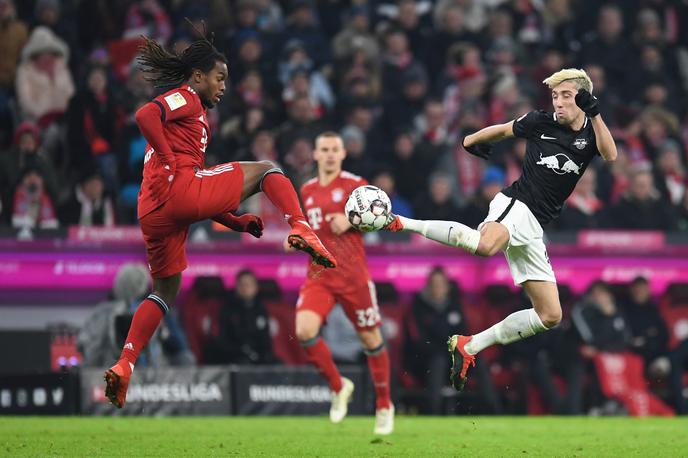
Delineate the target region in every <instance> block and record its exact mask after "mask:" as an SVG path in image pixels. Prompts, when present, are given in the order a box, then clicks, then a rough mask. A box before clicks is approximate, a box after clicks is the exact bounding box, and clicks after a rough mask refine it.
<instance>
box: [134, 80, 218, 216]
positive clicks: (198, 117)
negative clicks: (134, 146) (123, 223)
mask: <svg viewBox="0 0 688 458" xmlns="http://www.w3.org/2000/svg"><path fill="white" fill-rule="evenodd" d="M151 103H154V104H156V105H158V107H160V111H161V117H162V122H163V129H164V135H165V139H166V140H167V143H168V144H169V145H170V149H171V150H172V152H173V153H174V158H175V162H176V165H177V172H178V173H179V172H180V171H181V169H183V168H193V167H198V168H203V163H204V159H205V149H206V147H207V146H208V142H209V141H210V126H209V125H208V118H207V117H206V109H205V107H204V106H203V103H201V99H200V97H199V96H198V94H196V91H194V90H193V89H191V88H190V87H189V86H188V85H186V84H184V85H182V86H180V87H178V88H175V89H172V90H170V91H167V92H165V93H164V94H162V95H159V96H158V97H156V98H155V99H153V101H152V102H151ZM143 164H144V165H143V183H142V185H141V192H140V193H139V218H140V217H142V216H144V215H146V214H148V213H150V212H151V211H153V210H154V209H155V208H157V207H159V206H160V204H162V203H163V202H164V200H160V199H159V198H158V199H153V198H152V196H151V195H150V191H149V189H148V186H146V182H147V181H148V180H150V179H151V178H152V177H154V176H155V175H157V174H159V173H164V170H162V167H163V163H162V161H161V160H160V157H159V155H157V154H155V150H154V149H153V148H152V147H151V145H150V144H147V145H146V156H145V157H144V159H143ZM170 194H171V193H170ZM169 197H171V195H170V196H168V198H169Z"/></svg>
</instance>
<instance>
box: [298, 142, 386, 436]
mask: <svg viewBox="0 0 688 458" xmlns="http://www.w3.org/2000/svg"><path fill="white" fill-rule="evenodd" d="M345 156H346V151H345V150H344V145H343V143H342V139H341V137H340V136H339V135H337V134H336V133H334V132H325V133H323V134H321V135H319V136H318V138H317V139H316V141H315V150H314V152H313V157H314V159H315V161H316V162H317V164H318V175H317V177H315V178H313V179H312V180H310V181H307V182H306V183H305V184H304V185H303V187H302V188H301V202H302V203H303V208H304V211H305V213H306V216H307V217H308V222H309V223H310V225H311V227H312V228H313V230H315V232H316V233H317V234H318V236H319V237H320V240H322V242H323V244H324V245H325V247H326V248H327V249H328V250H330V252H331V253H332V254H333V255H334V256H335V257H337V259H340V260H342V259H346V260H347V262H346V263H341V264H340V265H339V267H337V268H336V269H330V270H327V271H323V270H322V269H321V268H318V267H316V266H313V265H311V266H310V268H309V269H308V278H307V279H306V282H305V283H304V284H303V286H302V287H301V290H300V292H299V299H298V302H297V304H296V337H297V338H298V339H299V342H300V344H301V346H302V347H303V349H304V351H305V352H306V355H307V356H308V359H309V361H310V362H311V364H313V365H314V366H315V367H316V368H317V369H318V371H319V372H320V373H321V374H322V375H323V376H324V377H325V378H326V379H327V382H328V384H329V386H330V389H331V390H332V407H331V409H330V420H332V422H334V423H338V422H340V421H342V420H343V419H344V417H345V416H346V413H347V407H348V402H349V399H350V398H351V395H352V393H353V390H354V385H353V383H352V382H351V380H349V379H347V378H344V377H342V376H341V375H340V374H339V371H338V370H337V367H336V366H335V364H334V361H333V359H332V354H331V353H330V349H329V348H328V346H327V344H326V343H325V341H324V340H323V339H322V338H321V337H320V328H321V326H322V325H323V323H324V322H325V320H326V318H327V315H328V314H329V313H330V311H331V310H332V308H333V307H334V306H335V303H339V304H341V306H342V308H343V309H344V312H345V313H346V316H347V317H348V318H349V320H350V321H351V323H353V325H354V328H355V329H356V332H357V333H358V336H359V338H360V339H361V342H362V344H363V347H364V351H365V353H366V355H367V356H368V367H369V369H370V373H371V375H372V378H373V383H374V385H375V395H376V416H375V429H374V431H375V433H376V434H390V433H391V432H392V430H393V429H394V406H393V405H392V403H391V400H390V393H389V372H390V369H389V355H388V353H387V349H386V348H385V345H384V341H383V339H382V334H381V333H380V313H379V310H378V307H377V297H376V295H375V285H374V284H373V282H372V280H371V279H370V275H369V274H368V267H367V263H366V255H365V250H364V248H363V238H362V236H361V233H360V232H357V231H354V230H351V225H350V224H349V221H348V219H347V217H346V215H345V214H344V204H345V203H346V199H347V198H348V196H349V194H351V191H353V190H354V189H356V188H357V187H359V186H361V185H364V184H367V182H366V181H365V180H364V179H363V178H361V177H359V176H356V175H354V174H351V173H349V172H346V171H343V170H342V161H344V158H345ZM287 249H288V246H287Z"/></svg>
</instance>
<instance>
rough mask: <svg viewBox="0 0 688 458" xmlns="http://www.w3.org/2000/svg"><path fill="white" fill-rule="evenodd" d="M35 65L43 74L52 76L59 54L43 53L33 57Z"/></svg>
mask: <svg viewBox="0 0 688 458" xmlns="http://www.w3.org/2000/svg"><path fill="white" fill-rule="evenodd" d="M33 63H34V65H35V66H36V68H37V69H38V70H40V71H41V72H43V73H48V74H52V73H53V71H54V70H55V64H56V63H57V54H54V53H51V52H42V53H39V54H36V55H35V56H33Z"/></svg>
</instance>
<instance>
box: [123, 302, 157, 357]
mask: <svg viewBox="0 0 688 458" xmlns="http://www.w3.org/2000/svg"><path fill="white" fill-rule="evenodd" d="M151 296H153V295H151ZM151 296H148V297H147V298H146V299H144V301H143V302H141V304H140V305H139V308H137V309H136V313H135V314H134V319H133V320H131V327H130V328H129V334H127V340H126V341H125V343H124V348H123V349H122V354H121V355H120V359H122V358H124V359H126V360H127V361H129V362H130V363H131V364H136V360H137V359H138V357H139V354H140V353H141V350H143V348H144V347H145V346H146V345H147V344H148V341H149V340H150V339H151V337H152V336H153V333H154V332H155V330H156V329H157V328H158V325H159V324H160V321H161V320H162V318H163V317H164V316H165V312H163V311H162V309H163V308H166V307H167V305H165V303H164V302H163V301H162V300H160V302H158V300H156V299H158V298H157V296H155V299H153V298H151Z"/></svg>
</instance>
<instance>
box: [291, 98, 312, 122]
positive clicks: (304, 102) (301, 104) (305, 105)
mask: <svg viewBox="0 0 688 458" xmlns="http://www.w3.org/2000/svg"><path fill="white" fill-rule="evenodd" d="M289 117H290V118H291V119H292V120H294V121H296V122H298V123H301V124H306V123H309V122H310V121H311V120H312V119H313V106H312V105H311V101H310V99H309V98H308V97H299V98H297V99H295V100H294V101H293V102H292V104H291V107H290V108H289Z"/></svg>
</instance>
